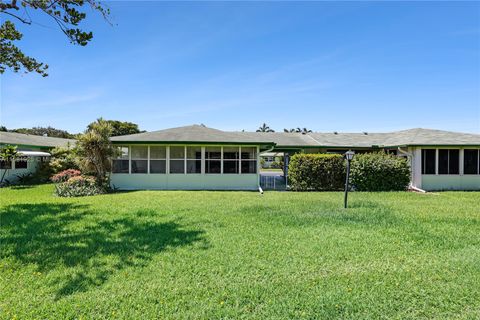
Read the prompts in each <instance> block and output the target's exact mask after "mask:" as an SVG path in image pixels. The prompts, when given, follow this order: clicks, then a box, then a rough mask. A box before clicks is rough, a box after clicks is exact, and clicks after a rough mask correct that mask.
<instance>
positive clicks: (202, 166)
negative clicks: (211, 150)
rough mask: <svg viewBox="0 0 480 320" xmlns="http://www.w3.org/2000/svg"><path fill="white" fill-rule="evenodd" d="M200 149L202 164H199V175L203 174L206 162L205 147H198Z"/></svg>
mask: <svg viewBox="0 0 480 320" xmlns="http://www.w3.org/2000/svg"><path fill="white" fill-rule="evenodd" d="M200 148H202V155H201V159H202V162H201V164H200V168H201V169H200V174H205V164H206V161H205V146H202V147H200Z"/></svg>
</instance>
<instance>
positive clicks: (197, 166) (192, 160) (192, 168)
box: [187, 147, 202, 173]
mask: <svg viewBox="0 0 480 320" xmlns="http://www.w3.org/2000/svg"><path fill="white" fill-rule="evenodd" d="M187 173H202V148H201V147H187Z"/></svg>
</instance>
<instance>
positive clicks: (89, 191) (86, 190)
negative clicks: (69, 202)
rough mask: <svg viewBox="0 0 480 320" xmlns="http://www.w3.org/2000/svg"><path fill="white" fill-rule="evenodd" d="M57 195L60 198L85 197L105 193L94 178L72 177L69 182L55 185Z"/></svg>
mask: <svg viewBox="0 0 480 320" xmlns="http://www.w3.org/2000/svg"><path fill="white" fill-rule="evenodd" d="M55 193H56V194H57V195H58V196H59V197H83V196H93V195H96V194H101V193H105V190H104V189H102V188H101V187H99V186H98V184H97V183H96V181H95V178H94V177H89V176H87V177H84V176H72V177H70V178H69V179H68V180H67V181H64V182H61V183H58V184H55Z"/></svg>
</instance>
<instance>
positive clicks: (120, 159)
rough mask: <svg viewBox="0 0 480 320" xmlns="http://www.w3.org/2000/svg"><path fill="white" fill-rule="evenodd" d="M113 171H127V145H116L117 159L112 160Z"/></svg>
mask: <svg viewBox="0 0 480 320" xmlns="http://www.w3.org/2000/svg"><path fill="white" fill-rule="evenodd" d="M112 172H113V173H128V147H118V156H117V159H114V160H113V162H112Z"/></svg>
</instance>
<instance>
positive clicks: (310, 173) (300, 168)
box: [288, 153, 345, 191]
mask: <svg viewBox="0 0 480 320" xmlns="http://www.w3.org/2000/svg"><path fill="white" fill-rule="evenodd" d="M344 179H345V163H344V160H343V157H342V156H341V155H338V154H305V153H299V154H295V155H293V156H292V157H291V159H290V163H289V166H288V181H289V185H290V187H291V188H292V190H295V191H308V190H317V191H332V190H342V189H343V186H344V183H345V182H344Z"/></svg>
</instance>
